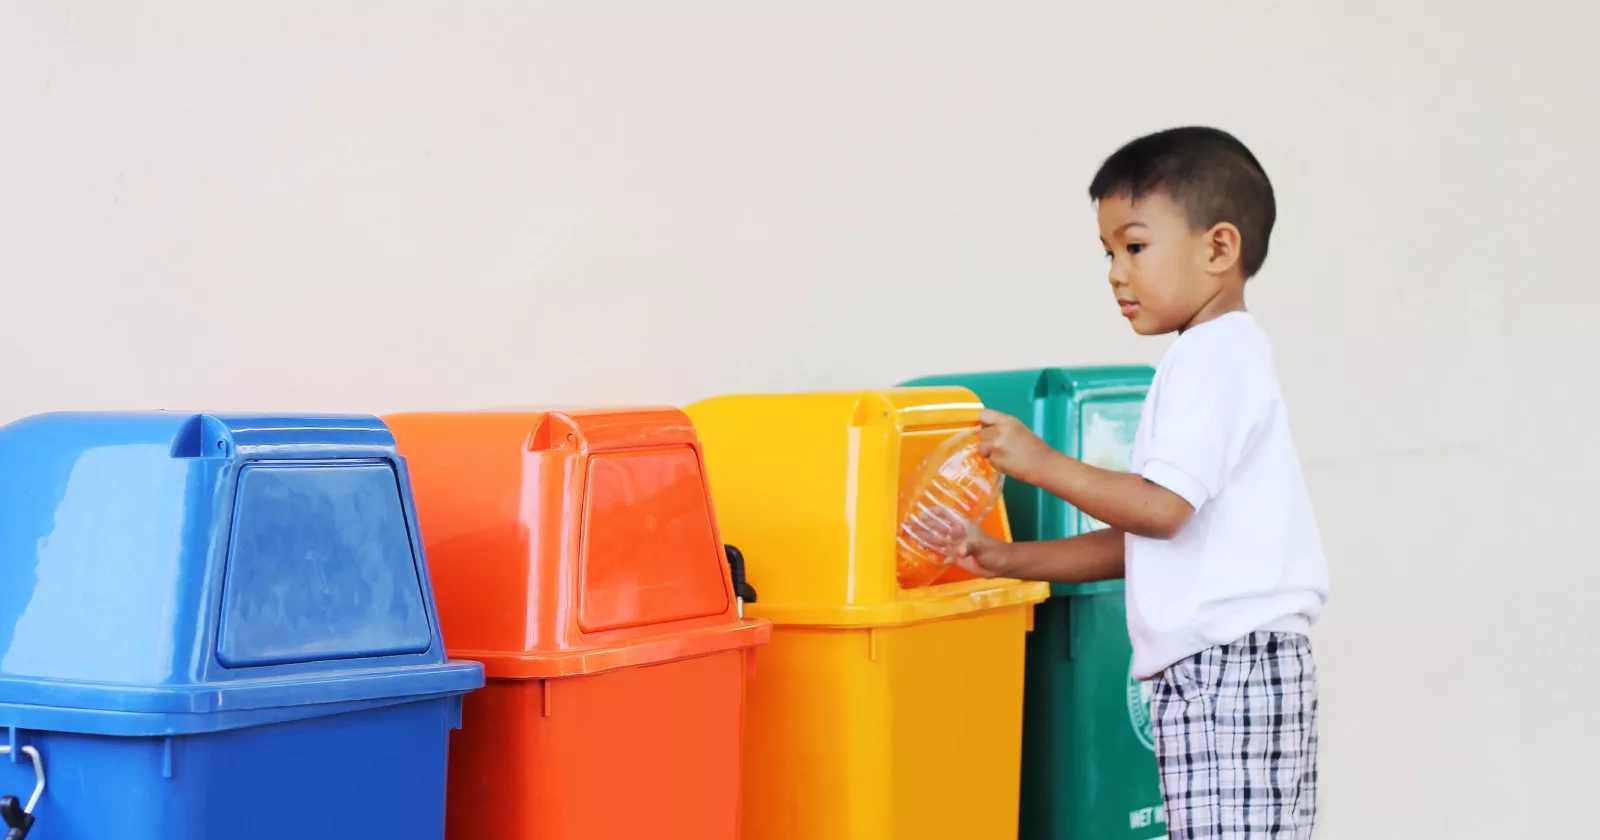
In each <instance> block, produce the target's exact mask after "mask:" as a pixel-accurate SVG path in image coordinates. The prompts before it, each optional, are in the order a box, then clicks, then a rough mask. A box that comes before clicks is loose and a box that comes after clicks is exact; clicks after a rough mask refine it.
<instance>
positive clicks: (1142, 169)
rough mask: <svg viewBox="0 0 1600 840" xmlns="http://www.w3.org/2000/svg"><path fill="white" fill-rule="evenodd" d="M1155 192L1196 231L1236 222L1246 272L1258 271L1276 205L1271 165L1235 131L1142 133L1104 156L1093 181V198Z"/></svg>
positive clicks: (1264, 256)
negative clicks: (1269, 171)
mask: <svg viewBox="0 0 1600 840" xmlns="http://www.w3.org/2000/svg"><path fill="white" fill-rule="evenodd" d="M1154 193H1165V194H1166V195H1167V196H1168V197H1170V198H1171V199H1172V200H1173V201H1174V202H1175V203H1177V205H1178V206H1179V207H1182V208H1183V209H1184V212H1185V213H1187V214H1188V215H1189V224H1190V225H1191V226H1192V227H1193V228H1195V229H1196V230H1208V229H1210V228H1211V227H1212V226H1213V225H1216V224H1220V223H1222V222H1232V223H1233V225H1234V226H1235V227H1237V228H1238V229H1239V237H1240V239H1241V240H1242V242H1241V244H1240V251H1241V253H1240V255H1239V261H1240V267H1241V268H1242V269H1243V270H1244V276H1245V277H1254V276H1255V273H1256V272H1258V271H1260V270H1261V264H1262V263H1264V262H1266V260H1267V243H1268V241H1269V240H1271V238H1272V225H1273V223H1274V222H1275V221H1277V217H1278V205H1277V202H1276V200H1275V199H1274V198H1273V196H1272V182H1271V181H1269V180H1267V173H1266V170H1264V169H1262V168H1261V163H1260V162H1259V161H1257V160H1256V157H1255V155H1252V154H1250V150H1249V149H1248V148H1245V145H1244V144H1243V143H1241V142H1239V141H1238V139H1237V138H1235V137H1234V136H1233V135H1231V134H1229V133H1227V132H1226V131H1222V130H1220V129H1215V128H1201V127H1189V128H1172V129H1168V130H1166V131H1160V132H1156V133H1155V134H1150V135H1146V136H1144V137H1140V138H1139V139H1137V140H1135V141H1133V142H1132V143H1129V144H1128V145H1126V146H1123V147H1122V148H1120V149H1118V150H1117V151H1116V153H1115V154H1113V155H1112V156H1111V157H1109V158H1106V162H1105V163H1103V164H1101V165H1100V171H1099V172H1096V173H1095V176H1094V181H1092V182H1090V184H1089V197H1090V198H1091V199H1093V200H1095V201H1100V200H1101V199H1104V198H1106V197H1108V196H1121V195H1126V196H1129V197H1130V198H1132V199H1133V200H1135V201H1138V200H1139V199H1141V198H1144V197H1145V196H1148V195H1151V194H1154Z"/></svg>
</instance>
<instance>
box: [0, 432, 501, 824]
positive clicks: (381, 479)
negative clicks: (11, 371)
mask: <svg viewBox="0 0 1600 840" xmlns="http://www.w3.org/2000/svg"><path fill="white" fill-rule="evenodd" d="M0 464H3V465H4V467H5V474H6V477H5V480H4V481H3V482H0V650H3V651H4V655H3V657H0V728H3V730H4V733H5V737H7V738H8V739H9V740H10V745H11V747H12V756H13V757H14V758H15V759H17V760H15V761H12V762H0V785H5V788H4V789H3V792H6V793H11V794H14V795H17V796H19V797H21V798H22V799H23V800H26V799H27V798H28V796H29V792H30V791H31V789H32V788H33V786H34V776H35V773H34V768H33V767H32V765H31V764H30V763H29V761H28V760H27V759H26V758H25V757H23V756H21V755H20V754H19V753H20V750H21V748H23V747H32V748H34V749H36V750H37V751H38V752H39V753H40V754H41V755H42V757H43V760H44V766H45V775H46V780H47V787H46V789H45V792H44V794H43V796H42V797H41V799H40V801H39V805H38V808H37V810H36V811H35V812H34V813H35V816H36V817H37V823H36V824H35V825H34V827H33V829H32V831H31V832H30V833H29V837H32V838H38V840H90V838H95V839H96V840H98V838H104V837H118V838H133V839H134V840H138V838H196V839H197V840H198V838H214V837H230V838H242V840H255V838H262V840H265V838H269V837H270V838H276V837H281V836H283V835H284V834H286V833H293V834H295V835H297V836H302V837H310V838H327V840H333V838H348V837H350V836H366V835H368V834H369V833H370V834H374V835H376V834H381V835H382V836H385V837H398V838H416V840H424V838H426V840H435V839H436V838H440V837H442V836H443V829H444V804H445V800H444V790H445V772H446V767H447V764H446V748H447V736H448V733H449V731H450V730H451V729H452V728H454V727H456V726H459V724H460V710H461V697H462V695H463V694H464V693H466V692H467V691H470V690H471V689H473V688H475V687H477V686H479V685H481V684H482V681H483V676H482V668H481V666H479V665H477V664H475V663H465V662H449V661H447V660H446V658H445V655H444V646H443V644H442V642H441V641H440V639H439V635H438V631H437V626H438V622H437V619H436V618H435V614H434V607H433V599H432V593H431V587H430V586H429V582H428V578H427V574H426V567H425V564H424V562H423V559H422V556H421V546H420V544H419V543H418V542H417V541H416V540H415V538H414V535H415V533H416V527H415V516H414V512H413V508H412V503H411V497H410V493H409V483H408V480H407V477H406V471H405V463H404V461H403V460H402V459H400V458H399V456H398V455H397V454H396V452H395V450H394V445H393V439H392V437H390V435H389V433H388V430H387V429H386V428H384V426H383V424H382V423H381V422H379V421H378V420H377V419H376V418H371V417H303V416H302V417H259V416H237V415H185V414H176V413H148V414H57V415H41V416H39V417H33V418H29V419H26V420H21V421H18V422H17V423H13V424H11V425H9V426H6V427H4V428H0Z"/></svg>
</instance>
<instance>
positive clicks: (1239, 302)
mask: <svg viewBox="0 0 1600 840" xmlns="http://www.w3.org/2000/svg"><path fill="white" fill-rule="evenodd" d="M1247 311H1249V310H1247V309H1245V305H1244V280H1243V279H1233V280H1230V281H1228V282H1225V283H1223V284H1222V288H1221V289H1219V290H1217V293H1216V295H1214V296H1212V298H1211V299H1210V300H1208V301H1206V303H1205V305H1204V306H1202V307H1200V310H1199V311H1198V312H1196V313H1194V317H1193V318H1190V319H1189V322H1188V323H1186V324H1184V325H1183V327H1182V328H1180V329H1179V330H1178V334H1179V335H1183V334H1184V333H1186V332H1188V331H1189V330H1192V329H1194V328H1195V327H1198V326H1200V325H1201V324H1204V323H1206V322H1208V321H1215V320H1217V319H1218V318H1221V317H1222V316H1224V315H1227V314H1229V313H1232V312H1247Z"/></svg>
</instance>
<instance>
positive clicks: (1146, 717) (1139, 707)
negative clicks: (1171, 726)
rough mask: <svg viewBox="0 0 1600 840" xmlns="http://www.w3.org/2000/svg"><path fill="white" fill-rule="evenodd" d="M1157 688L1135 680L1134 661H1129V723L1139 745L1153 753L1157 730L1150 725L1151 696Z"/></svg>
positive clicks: (1148, 683)
mask: <svg viewBox="0 0 1600 840" xmlns="http://www.w3.org/2000/svg"><path fill="white" fill-rule="evenodd" d="M1154 689H1155V686H1154V685H1153V684H1151V683H1150V682H1148V681H1146V682H1140V681H1139V680H1136V679H1134V678H1133V661H1132V660H1131V659H1130V660H1129V661H1128V722H1129V723H1131V724H1133V734H1134V735H1136V736H1138V738H1139V743H1141V744H1144V746H1145V749H1147V750H1151V751H1152V752H1153V751H1154V750H1155V748H1156V733H1155V728H1154V727H1152V726H1151V725H1150V695H1151V693H1152V692H1153V691H1154Z"/></svg>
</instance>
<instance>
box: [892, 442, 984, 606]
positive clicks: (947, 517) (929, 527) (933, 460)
mask: <svg viewBox="0 0 1600 840" xmlns="http://www.w3.org/2000/svg"><path fill="white" fill-rule="evenodd" d="M1002 481H1003V477H1002V476H1001V475H1000V473H999V471H998V470H996V469H995V468H994V464H992V463H990V462H989V459H988V458H985V457H983V456H982V455H980V454H978V430H977V429H972V430H970V431H965V432H961V433H958V434H955V435H952V436H950V437H949V438H948V439H946V440H945V441H944V442H943V443H940V444H939V446H938V447H936V448H935V449H934V450H933V452H931V453H929V454H928V457H927V458H925V459H923V461H922V464H921V465H920V466H919V467H918V468H917V473H916V477H915V478H914V479H913V480H912V482H911V484H910V485H909V486H907V487H906V489H905V492H903V493H902V494H901V496H900V529H899V532H898V533H897V534H896V536H895V560H896V572H897V577H898V578H899V580H900V585H901V586H902V587H904V588H906V589H914V588H917V587H920V586H927V585H928V584H930V583H933V582H934V581H935V580H937V579H938V578H939V576H940V575H942V574H944V572H945V570H946V569H948V568H949V566H950V564H952V563H954V562H955V557H954V556H953V555H954V552H955V550H956V549H957V548H958V547H960V546H961V544H962V542H963V541H964V540H965V539H966V535H967V527H968V525H969V524H971V523H976V522H980V521H982V520H983V518H984V517H985V516H988V515H989V511H991V510H993V509H994V506H995V504H997V503H998V502H999V500H1000V487H1001V483H1002Z"/></svg>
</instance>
